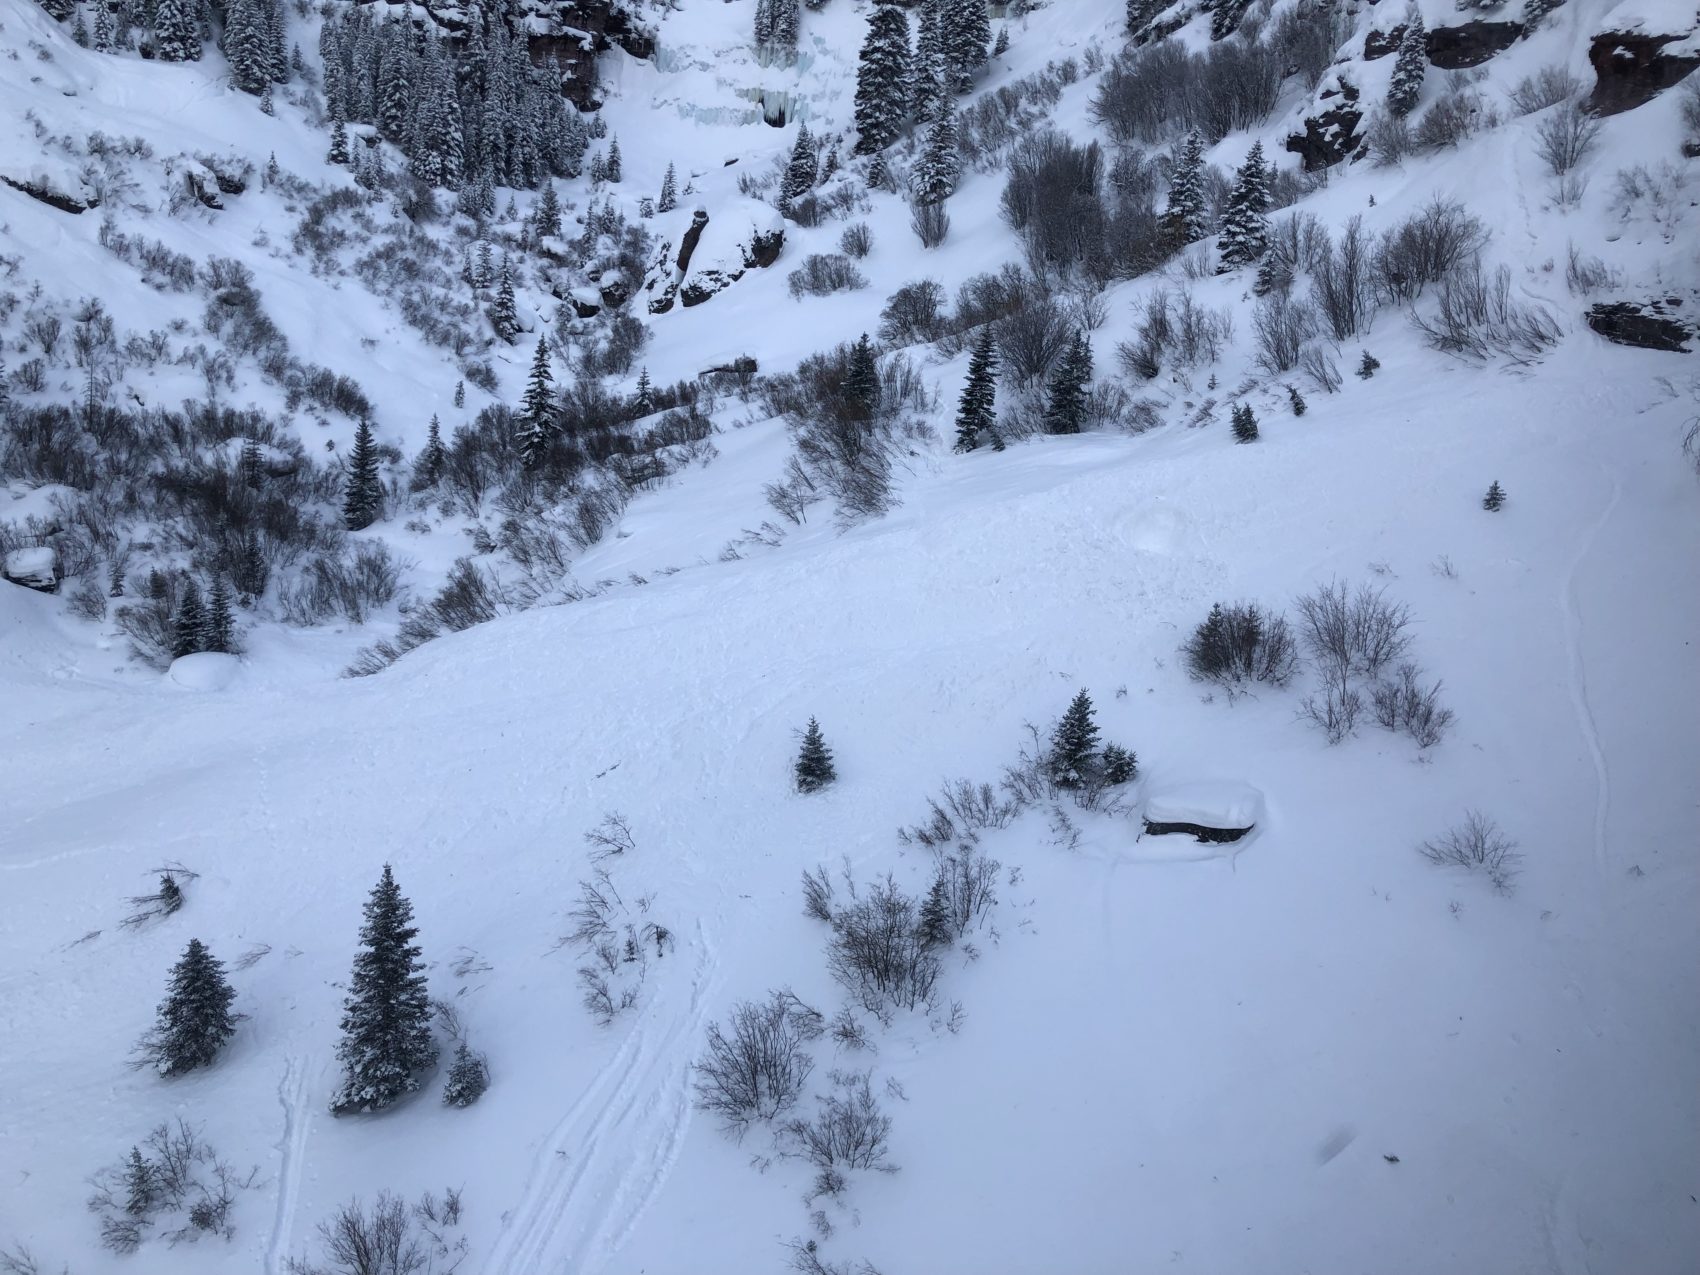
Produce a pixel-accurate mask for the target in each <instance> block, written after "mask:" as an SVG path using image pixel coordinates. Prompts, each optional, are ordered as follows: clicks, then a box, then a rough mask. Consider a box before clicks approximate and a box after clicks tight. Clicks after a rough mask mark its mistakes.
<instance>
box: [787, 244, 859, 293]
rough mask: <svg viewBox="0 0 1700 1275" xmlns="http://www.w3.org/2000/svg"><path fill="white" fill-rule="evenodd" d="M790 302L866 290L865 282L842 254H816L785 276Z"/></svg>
mask: <svg viewBox="0 0 1700 1275" xmlns="http://www.w3.org/2000/svg"><path fill="white" fill-rule="evenodd" d="M786 282H787V284H788V286H789V288H790V290H791V296H792V299H793V300H799V301H800V300H801V299H802V298H803V297H805V296H810V297H825V296H831V295H832V294H833V293H834V292H850V291H854V290H855V289H857V288H865V287H867V286H868V280H867V278H866V277H865V276H864V275H863V274H862V272H861V271H860V270H858V269H856V267H855V266H854V265H852V264H851V261H850V258H848V257H846V256H844V255H843V254H842V253H836V252H816V253H811V254H810V255H809V256H807V257H805V258H803V264H802V265H801V266H799V267H798V268H797V269H795V270H793V271H792V272H791V273H790V274H789V275H787V276H786Z"/></svg>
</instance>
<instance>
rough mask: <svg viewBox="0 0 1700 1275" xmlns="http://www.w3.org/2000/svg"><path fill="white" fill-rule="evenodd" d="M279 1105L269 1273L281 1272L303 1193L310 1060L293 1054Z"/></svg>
mask: <svg viewBox="0 0 1700 1275" xmlns="http://www.w3.org/2000/svg"><path fill="white" fill-rule="evenodd" d="M277 1100H278V1105H279V1106H281V1107H282V1108H283V1133H282V1135H281V1136H280V1137H279V1138H278V1141H277V1153H278V1160H279V1163H278V1171H277V1216H276V1218H275V1219H274V1220H273V1221H272V1237H271V1241H270V1243H268V1244H267V1245H266V1271H267V1273H268V1275H282V1272H283V1262H284V1253H285V1250H286V1249H287V1248H288V1246H289V1233H290V1231H291V1229H292V1228H293V1226H294V1222H295V1203H296V1198H297V1196H298V1195H299V1194H300V1187H301V1165H302V1162H303V1161H304V1160H305V1159H306V1150H307V1129H308V1123H309V1122H308V1109H307V1064H306V1061H305V1060H304V1059H301V1058H291V1059H290V1060H289V1061H288V1063H287V1064H286V1065H285V1066H284V1070H283V1078H282V1079H281V1080H280V1081H278V1085H277Z"/></svg>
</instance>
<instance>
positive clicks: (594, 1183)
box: [484, 921, 715, 1275]
mask: <svg viewBox="0 0 1700 1275" xmlns="http://www.w3.org/2000/svg"><path fill="white" fill-rule="evenodd" d="M695 946H696V948H697V963H696V969H695V971H694V972H693V975H692V980H691V985H690V988H689V999H688V1002H686V1003H684V1004H680V1003H679V996H678V994H677V993H675V994H674V995H673V996H663V997H661V998H658V1000H657V1001H656V1002H655V1003H652V1004H651V1005H649V1006H647V1007H645V1008H644V1009H643V1010H642V1011H640V1014H641V1017H640V1019H639V1021H638V1023H637V1024H636V1025H635V1026H633V1028H632V1029H631V1030H630V1031H629V1032H627V1033H626V1036H625V1039H624V1040H622V1041H621V1042H620V1047H619V1049H618V1050H616V1051H615V1054H614V1057H613V1058H612V1059H611V1060H610V1061H609V1063H608V1065H607V1066H606V1067H604V1068H603V1069H602V1072H601V1074H600V1075H598V1076H597V1077H596V1079H595V1080H594V1081H592V1082H591V1084H590V1086H589V1087H588V1088H587V1089H586V1090H585V1092H584V1094H583V1096H581V1097H580V1098H579V1100H578V1101H577V1102H576V1103H574V1104H573V1106H572V1107H571V1108H570V1109H569V1110H568V1111H567V1113H566V1114H565V1115H564V1116H562V1117H561V1119H560V1121H559V1122H557V1123H556V1125H555V1127H554V1128H553V1129H552V1130H551V1131H550V1133H549V1136H548V1137H547V1138H546V1139H545V1140H544V1143H543V1146H542V1148H541V1150H540V1151H539V1152H538V1154H537V1162H536V1164H535V1166H534V1167H533V1169H532V1173H531V1177H530V1180H529V1181H528V1183H527V1185H526V1190H525V1196H524V1199H523V1200H522V1201H521V1203H520V1205H519V1207H518V1208H517V1209H516V1210H514V1212H513V1214H512V1216H511V1217H510V1218H509V1220H508V1223H507V1225H506V1227H505V1228H504V1230H503V1232H502V1235H501V1237H500V1239H498V1241H497V1243H496V1247H495V1250H494V1252H492V1254H491V1256H490V1259H489V1261H488V1262H487V1263H486V1264H485V1267H484V1269H485V1272H486V1275H546V1273H548V1272H566V1271H571V1272H573V1275H583V1273H585V1272H589V1271H593V1270H597V1269H601V1268H602V1267H603V1266H605V1265H606V1263H607V1260H608V1259H609V1258H610V1257H611V1256H612V1255H613V1254H614V1252H615V1251H616V1250H617V1249H618V1248H619V1246H620V1245H621V1244H623V1243H624V1242H625V1241H626V1240H627V1239H628V1238H629V1237H630V1236H631V1234H632V1231H633V1230H634V1228H635V1227H636V1225H637V1222H638V1219H639V1218H640V1217H641V1216H642V1214H643V1211H644V1210H645V1209H646V1208H647V1207H648V1206H649V1204H650V1202H651V1201H652V1200H653V1199H654V1198H655V1196H656V1195H657V1193H658V1192H659V1191H660V1189H661V1186H662V1184H663V1182H665V1181H666V1178H667V1175H668V1173H669V1172H670V1171H671V1170H672V1167H673V1165H674V1164H675V1163H676V1162H677V1160H678V1155H679V1149H680V1147H681V1145H682V1144H683V1142H684V1137H685V1131H686V1129H687V1128H688V1126H689V1124H690V1115H691V1101H690V1073H691V1063H692V1061H693V1058H694V1042H695V1041H696V1039H697V1038H698V1037H699V1036H700V1034H701V1032H702V1029H703V1026H704V1020H705V1018H706V1015H707V1006H708V987H709V983H710V981H711V979H712V976H713V972H714V964H715V962H714V959H713V948H712V946H711V944H710V943H709V942H708V938H707V934H706V932H705V930H704V928H703V926H702V923H701V922H700V921H699V922H698V923H697V937H696V944H695ZM657 1033H659V1035H658V1036H657Z"/></svg>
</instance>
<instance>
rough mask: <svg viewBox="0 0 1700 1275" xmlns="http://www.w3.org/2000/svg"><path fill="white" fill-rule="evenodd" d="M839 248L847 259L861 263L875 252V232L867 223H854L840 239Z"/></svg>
mask: <svg viewBox="0 0 1700 1275" xmlns="http://www.w3.org/2000/svg"><path fill="white" fill-rule="evenodd" d="M838 247H839V251H841V252H842V253H843V254H844V255H845V256H846V257H851V258H854V259H855V260H857V261H860V260H861V259H862V258H863V257H865V256H867V255H868V254H869V253H870V252H872V251H873V250H874V232H873V231H871V230H869V229H868V223H867V222H865V221H853V222H851V223H850V224H849V225H848V226H846V227H844V233H843V234H842V235H840V236H839V237H838Z"/></svg>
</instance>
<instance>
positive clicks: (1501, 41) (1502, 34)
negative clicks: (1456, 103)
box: [1428, 22, 1523, 71]
mask: <svg viewBox="0 0 1700 1275" xmlns="http://www.w3.org/2000/svg"><path fill="white" fill-rule="evenodd" d="M1522 34H1523V24H1522V23H1521V22H1466V23H1464V25H1463V26H1458V27H1435V28H1434V29H1433V30H1431V31H1430V32H1429V33H1428V60H1429V64H1430V65H1432V66H1437V67H1439V68H1440V69H1441V70H1443V71H1458V70H1462V69H1463V68H1465V67H1470V66H1480V65H1481V64H1482V63H1483V62H1486V61H1487V60H1488V59H1489V58H1491V57H1494V56H1495V55H1497V54H1500V53H1503V52H1505V50H1507V49H1509V48H1510V47H1511V46H1512V45H1513V44H1516V43H1517V40H1518V38H1519V37H1520V36H1521V35H1522Z"/></svg>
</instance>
